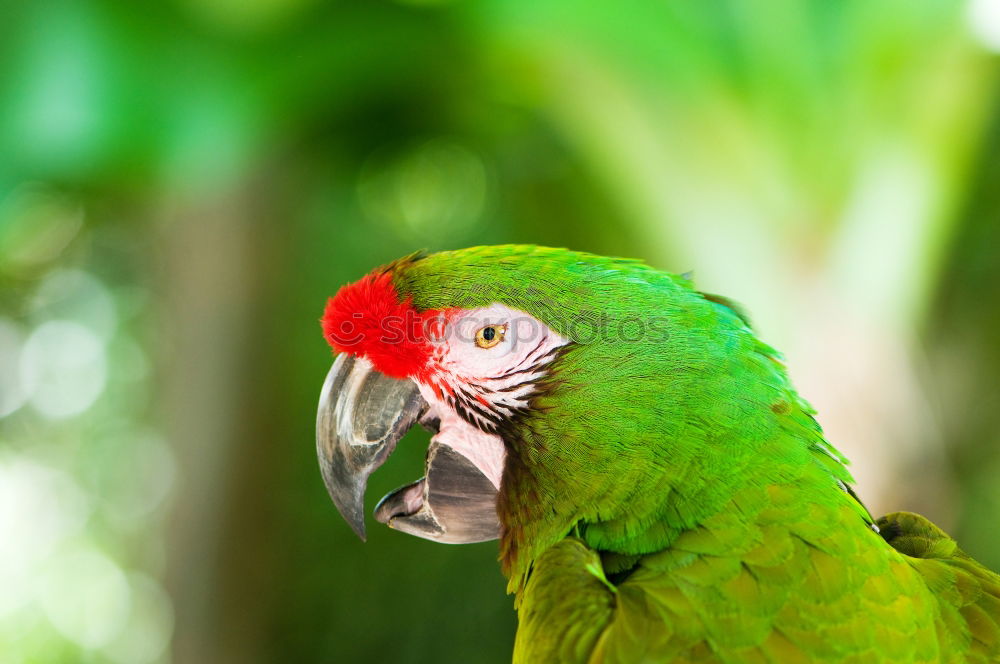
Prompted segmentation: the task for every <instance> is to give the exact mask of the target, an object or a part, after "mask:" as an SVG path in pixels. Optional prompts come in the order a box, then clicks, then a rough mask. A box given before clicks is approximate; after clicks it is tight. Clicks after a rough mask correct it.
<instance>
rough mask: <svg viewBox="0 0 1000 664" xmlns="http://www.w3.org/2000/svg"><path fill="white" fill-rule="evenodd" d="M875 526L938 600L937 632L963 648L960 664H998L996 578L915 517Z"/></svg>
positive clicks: (902, 515) (999, 593) (999, 580)
mask: <svg viewBox="0 0 1000 664" xmlns="http://www.w3.org/2000/svg"><path fill="white" fill-rule="evenodd" d="M877 525H878V527H879V530H880V532H881V535H882V537H883V538H884V539H885V540H886V541H887V542H888V543H889V544H890V545H891V546H892V547H893V548H894V549H895V550H896V551H898V552H899V553H901V554H903V556H904V559H905V560H906V561H907V562H908V563H909V565H910V566H911V567H913V568H914V569H915V570H916V571H917V572H918V573H919V574H920V576H921V577H922V578H923V580H924V582H925V583H926V584H927V588H928V589H929V590H930V591H931V593H932V594H933V595H934V597H935V598H936V599H937V601H938V604H939V606H940V617H939V619H938V622H937V629H938V631H939V632H942V631H946V632H948V634H947V637H948V639H949V640H952V642H955V643H957V644H958V645H959V646H964V650H965V651H966V654H965V657H966V659H965V660H964V661H968V662H996V661H1000V575H998V574H996V573H994V572H992V571H990V570H989V569H987V568H986V567H983V566H982V565H981V564H979V563H978V562H976V561H975V560H973V559H972V558H970V557H969V555H968V554H966V553H965V552H964V551H962V550H961V549H960V548H959V547H958V544H957V543H956V542H955V540H953V539H952V538H951V537H949V536H948V535H947V534H946V533H945V532H944V531H942V530H941V529H940V528H938V527H937V526H935V525H934V524H933V523H931V522H930V521H929V520H927V519H926V518H924V517H922V516H920V515H919V514H913V513H910V512H895V513H893V514H887V515H886V516H884V517H882V518H881V519H879V520H878V521H877ZM939 638H940V637H939Z"/></svg>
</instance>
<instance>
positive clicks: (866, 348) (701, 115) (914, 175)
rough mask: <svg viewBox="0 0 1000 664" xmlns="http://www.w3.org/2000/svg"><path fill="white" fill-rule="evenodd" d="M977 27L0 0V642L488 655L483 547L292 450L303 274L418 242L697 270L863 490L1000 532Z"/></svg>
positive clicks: (816, 4)
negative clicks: (349, 496)
mask: <svg viewBox="0 0 1000 664" xmlns="http://www.w3.org/2000/svg"><path fill="white" fill-rule="evenodd" d="M998 26H1000V16H998V12H997V11H994V10H991V9H990V8H989V5H988V0H986V2H981V1H978V0H976V1H973V2H969V3H967V2H960V1H958V0H933V1H930V2H924V3H910V2H903V1H902V0H876V1H864V0H852V1H848V2H830V1H828V0H798V1H796V2H789V1H778V2H775V1H773V0H769V1H768V2H764V1H763V0H728V1H727V0H720V1H718V2H711V3H691V2H672V3H667V2H650V1H643V2H639V1H635V2H632V1H630V2H626V3H624V4H622V3H614V4H589V5H586V6H585V7H584V6H582V5H579V4H575V3H569V2H566V1H565V0H561V1H557V0H544V1H541V2H539V1H533V2H527V1H524V0H505V1H503V2H500V1H499V0H494V1H492V2H480V3H472V2H457V1H455V2H450V1H448V0H408V1H406V2H402V1H401V2H397V3H390V2H374V1H371V2H359V3H345V2H341V3H321V2H315V1H310V0H258V1H257V2H254V3H237V2H233V1H232V0H177V1H175V2H167V3H152V4H149V3H115V2H110V0H106V1H100V0H91V1H89V2H75V1H72V0H40V1H35V2H17V1H15V2H8V3H5V4H4V5H3V6H2V7H0V155H2V156H3V157H2V159H0V542H2V544H0V588H3V591H2V592H0V652H3V658H4V660H5V661H15V662H17V661H25V662H64V661H85V662H120V663H122V664H125V663H127V664H142V663H145V662H165V661H171V660H176V661H178V662H185V663H186V662H240V663H243V662H265V661H295V662H363V661H399V662H418V661H419V662H423V661H439V662H449V661H453V662H470V661H474V662H491V661H496V662H503V661H507V659H508V657H509V652H510V647H511V643H512V639H513V630H514V625H515V619H514V613H513V610H512V606H511V601H510V598H508V597H505V596H504V594H503V585H504V584H503V581H502V579H501V578H500V573H499V571H498V568H497V565H496V563H495V561H494V558H495V546H494V545H491V544H483V545H476V546H467V547H447V546H442V545H435V544H431V543H428V542H423V541H420V540H416V539H414V538H409V537H406V536H403V535H400V534H398V533H394V532H389V531H387V530H386V529H384V528H374V527H373V528H370V539H369V541H368V543H367V544H364V545H362V544H361V543H359V542H357V541H356V540H355V539H354V537H353V535H352V534H351V533H350V531H349V529H348V528H347V527H346V525H345V524H344V523H342V522H341V520H340V519H339V517H338V516H337V514H336V512H335V511H334V509H333V507H332V506H331V505H330V503H329V499H328V498H327V496H326V494H325V491H324V489H323V486H322V483H321V481H320V478H319V473H318V472H317V468H316V463H315V458H314V450H313V442H312V440H313V432H312V428H313V418H314V414H315V413H314V408H315V403H316V398H317V396H318V391H319V387H320V384H321V382H322V378H323V376H324V374H325V372H326V370H327V368H328V365H329V353H328V349H327V348H326V346H325V344H324V343H323V341H322V339H321V337H320V335H319V331H318V325H317V324H316V320H317V318H318V316H319V313H320V310H321V307H322V304H323V302H324V299H325V298H326V297H327V296H328V295H330V294H331V293H332V292H333V291H334V290H335V289H336V288H337V287H338V286H339V285H340V284H342V283H344V282H346V281H349V280H353V279H355V278H357V277H358V276H360V275H361V274H363V273H364V272H366V271H368V270H369V269H370V268H372V267H373V266H375V265H378V264H380V263H383V262H385V261H388V260H390V259H392V258H395V257H397V256H399V255H402V254H405V253H408V252H410V251H413V250H414V249H417V248H421V247H426V248H430V249H440V248H449V247H460V246H468V245H473V244H480V243H498V242H535V243H540V244H549V245H560V246H572V247H573V248H576V249H582V250H590V251H595V252H598V253H603V254H620V255H630V256H638V257H642V258H645V259H646V260H648V261H650V262H651V263H653V264H655V265H657V266H660V267H664V268H667V269H672V270H674V271H678V272H680V271H684V270H687V269H690V268H692V267H693V268H695V269H696V271H697V274H696V276H697V279H698V282H699V284H701V285H702V286H703V287H705V288H707V289H708V290H712V291H716V292H723V293H727V294H730V295H733V296H735V297H737V298H738V299H741V300H743V301H744V302H745V303H746V304H747V305H748V308H749V309H750V310H751V312H753V314H754V318H755V320H756V321H757V323H758V325H759V326H760V328H761V329H762V330H763V331H764V333H765V335H766V337H767V338H768V339H770V340H774V341H775V342H776V343H777V344H778V345H779V346H781V347H782V348H785V349H787V350H788V351H789V353H788V354H789V358H790V366H791V367H792V370H793V372H796V367H800V369H798V371H799V372H800V373H796V377H797V379H798V380H799V382H800V384H802V385H803V386H804V387H808V388H810V389H804V390H803V391H804V393H805V396H806V397H807V398H810V399H813V400H814V402H816V403H817V405H819V406H820V411H821V413H820V419H821V422H822V423H823V424H824V426H825V427H826V428H827V430H828V431H829V432H830V434H831V437H833V439H834V441H835V442H836V443H837V444H838V446H840V447H842V448H846V449H847V450H849V456H851V457H852V458H853V459H854V461H855V464H856V467H857V474H858V478H859V480H860V487H859V488H860V492H861V494H862V495H864V496H866V497H868V499H869V500H870V501H871V503H872V505H873V507H875V508H876V511H882V509H881V508H883V507H884V508H886V509H903V508H919V509H921V510H923V511H925V512H927V513H928V515H929V516H931V517H932V518H935V519H937V520H939V521H940V522H941V523H942V524H943V525H945V526H947V527H949V528H951V529H952V531H953V532H954V534H956V535H957V536H958V538H959V540H960V541H961V542H962V544H963V545H964V546H965V547H966V549H967V550H968V551H969V552H970V553H972V554H973V555H975V556H977V557H978V558H980V559H981V560H982V561H983V562H984V563H987V564H989V565H991V566H993V567H994V568H1000V541H998V538H997V537H996V536H995V534H994V533H993V529H992V525H991V524H992V523H993V522H994V521H995V520H996V519H995V514H996V513H997V508H998V506H1000V488H998V485H997V483H996V482H995V478H996V477H997V473H998V472H1000V434H998V433H997V432H998V431H1000V426H998V424H1000V423H998V415H997V413H998V412H1000V411H998V409H997V408H996V407H995V406H996V403H997V400H998V399H1000V382H998V381H997V380H996V379H995V376H997V375H1000V356H998V354H997V348H1000V344H998V337H997V330H998V329H1000V327H998V325H1000V321H998V320H997V317H998V315H1000V313H998V312H1000V308H998V306H997V302H998V301H1000V261H997V259H996V249H995V248H996V247H997V246H1000V237H998V229H1000V223H998V222H1000V216H998V215H1000V199H998V198H997V191H998V190H997V187H996V182H997V178H998V176H1000V172H998V168H1000V161H998V158H997V157H996V155H997V154H1000V130H998V128H1000V115H998V110H1000V105H998V103H997V102H998V98H997V95H996V90H997V88H996V79H997V73H998V67H997V59H996V56H995V55H993V54H991V53H990V52H989V49H991V48H992V49H997V48H1000V39H998V38H996V35H998V34H1000V27H998ZM977 40H979V41H977ZM845 340H847V341H845ZM866 371H867V372H868V373H866ZM886 375H888V376H889V377H890V378H889V379H886V378H885V376H886ZM878 376H881V378H879V377H878ZM830 385H834V386H840V388H841V393H849V394H850V395H851V397H852V398H853V399H854V401H853V402H849V403H850V404H853V407H854V408H855V410H851V409H850V408H846V407H842V404H843V400H842V399H841V397H838V393H837V392H832V393H830V394H827V393H826V392H824V388H825V387H826V386H830ZM814 395H817V396H814ZM914 395H915V396H914ZM838 399H840V400H838ZM887 404H888V405H887ZM858 413H862V415H858ZM852 425H853V426H854V428H853V429H852V428H851V427H852ZM852 441H853V443H852ZM852 444H853V445H854V447H851V445H852ZM425 445H426V437H425V436H423V437H422V436H421V434H419V433H413V434H410V437H409V438H408V439H406V440H404V441H403V442H402V443H401V444H400V451H399V453H398V454H397V455H396V456H394V457H393V459H392V460H391V461H390V463H389V464H387V466H386V467H385V468H384V469H382V470H380V471H379V473H377V474H376V475H375V477H374V478H373V481H372V484H371V488H370V491H369V495H370V496H371V498H372V499H373V500H374V499H377V497H378V496H380V495H382V494H383V493H385V492H387V491H389V490H391V489H393V488H395V487H397V486H399V485H401V484H404V483H406V482H409V481H410V480H412V479H414V478H415V477H416V476H417V474H418V473H419V469H420V467H421V460H422V455H423V450H424V448H425ZM866 472H867V473H868V475H866V474H865V473H866ZM915 478H916V479H915Z"/></svg>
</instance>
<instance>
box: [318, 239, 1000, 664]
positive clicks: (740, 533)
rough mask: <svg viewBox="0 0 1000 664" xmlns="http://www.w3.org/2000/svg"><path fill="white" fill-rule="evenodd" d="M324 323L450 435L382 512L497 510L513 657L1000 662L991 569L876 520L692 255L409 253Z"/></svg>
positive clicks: (386, 517) (456, 514) (456, 518)
mask: <svg viewBox="0 0 1000 664" xmlns="http://www.w3.org/2000/svg"><path fill="white" fill-rule="evenodd" d="M387 321H391V324H387ZM323 325H324V333H325V335H326V338H327V339H328V341H330V343H331V345H332V346H333V347H334V349H335V350H337V351H338V352H341V353H347V354H349V355H352V356H355V357H357V358H364V361H366V362H369V363H370V365H371V366H372V367H373V368H374V370H375V371H377V372H380V373H381V374H384V375H385V376H388V377H390V378H391V379H394V380H400V381H409V382H410V383H412V384H413V385H415V386H416V387H415V389H416V390H417V391H418V392H419V397H414V398H416V399H418V400H420V402H421V403H422V406H420V407H421V408H423V409H424V410H423V411H421V412H422V413H423V414H422V415H420V417H421V418H422V419H421V420H420V421H421V422H424V421H425V420H428V419H433V420H434V421H435V422H437V423H438V426H439V427H440V428H439V430H438V432H437V435H436V436H435V438H434V439H433V441H435V442H432V448H434V449H435V450H445V452H437V451H435V453H434V454H432V453H431V451H429V453H428V462H427V476H426V478H425V480H421V481H419V482H417V483H414V484H413V485H410V486H409V487H406V488H404V489H402V490H400V492H397V493H398V495H395V494H393V495H390V496H387V497H386V499H384V500H383V504H382V505H380V507H379V510H378V512H377V514H376V516H377V517H378V518H379V519H380V520H383V521H386V522H387V523H389V525H390V526H393V527H399V528H400V529H401V530H406V531H407V532H414V533H415V534H418V535H420V536H424V537H429V538H431V539H438V540H439V541H478V540H476V539H472V537H473V535H466V534H457V533H466V532H472V531H468V530H463V529H462V528H463V527H464V526H465V525H467V524H466V522H467V521H472V520H475V521H477V522H479V524H480V526H481V528H480V529H478V530H475V531H474V532H475V535H474V536H475V537H478V538H480V539H485V538H487V537H480V536H481V535H482V533H493V532H494V530H491V528H492V529H495V535H496V536H498V537H499V539H500V561H501V566H502V569H503V571H504V573H505V574H506V575H507V577H508V579H509V586H508V589H509V591H510V592H513V593H515V594H516V605H517V607H518V613H519V628H518V632H517V637H516V642H515V652H514V661H515V662H517V663H529V662H530V663H533V662H593V663H598V662H621V663H632V662H800V661H801V662H816V661H823V662H882V661H884V662H995V661H1000V577H998V576H997V575H996V574H994V573H993V572H991V571H989V570H987V569H986V568H984V567H983V566H981V565H979V564H978V563H976V562H975V561H974V560H972V559H971V558H969V557H968V556H966V555H965V554H964V553H963V552H962V551H961V550H960V549H959V548H958V547H957V546H956V544H955V542H954V541H953V540H952V539H951V538H949V537H948V536H947V535H945V534H944V533H943V532H941V531H940V530H939V529H937V528H936V527H935V526H934V525H933V524H931V523H930V522H929V521H927V520H926V519H924V518H923V517H920V516H917V515H913V514H907V513H897V514H893V515H889V516H886V517H883V518H882V519H879V520H877V521H875V520H873V518H872V517H871V516H870V515H869V513H868V511H867V509H866V508H865V507H864V506H863V504H862V503H861V502H860V501H859V500H858V498H857V497H856V495H855V494H854V492H853V491H852V490H851V488H850V485H851V484H852V478H851V476H850V474H849V473H848V471H847V470H846V468H845V464H846V460H845V459H844V458H843V457H842V456H841V455H840V453H839V452H837V451H836V449H835V448H834V447H833V446H832V445H830V443H828V442H827V441H826V440H825V439H824V437H823V433H822V430H821V428H820V427H819V425H818V424H817V423H816V421H815V419H814V418H813V411H812V409H811V408H810V407H809V405H808V404H807V403H806V402H805V401H803V400H802V399H801V398H800V397H799V396H798V395H797V393H796V392H795V390H794V388H793V387H792V385H791V383H790V381H789V379H788V377H787V374H786V372H785V369H784V366H783V364H782V362H781V361H780V359H779V356H778V354H777V353H776V352H775V351H774V350H773V349H771V348H770V347H769V346H767V345H766V344H764V343H762V342H761V341H759V340H758V339H757V338H756V336H755V335H754V333H753V331H752V330H751V328H750V326H749V324H748V322H747V320H746V317H745V316H744V315H743V314H742V313H741V312H740V311H739V310H738V309H737V308H736V307H735V305H733V304H732V303H730V302H728V301H727V300H725V299H724V298H720V297H717V296H712V295H706V294H703V293H699V292H698V291H696V290H695V289H694V288H693V287H692V285H691V284H690V282H689V281H688V280H687V279H685V278H683V277H679V276H675V275H671V274H668V273H664V272H660V271H657V270H654V269H652V268H649V267H647V266H645V265H643V264H642V263H639V262H637V261H631V260H624V259H612V258H604V257H599V256H594V255H591V254H584V253H578V252H571V251H567V250H561V249H547V248H542V247H534V246H500V247H478V248H474V249H467V250H460V251H453V252H442V253H438V254H430V255H414V256H410V257H407V258H404V259H401V260H400V261H397V262H396V263H393V264H390V265H389V266H387V267H385V268H381V269H379V270H377V271H376V272H374V273H372V274H371V275H369V276H368V277H366V278H365V279H363V280H362V281H360V282H358V283H356V284H352V285H349V286H346V287H345V288H344V289H342V290H341V291H340V292H339V293H338V294H337V295H336V296H335V297H334V298H331V300H330V302H329V303H328V306H327V310H326V312H325V314H324V318H323ZM348 328H349V329H348ZM348 337H350V338H348ZM365 366H366V367H367V366H368V365H365ZM331 373H332V372H331ZM413 417H414V418H415V417H417V416H416V415H414V416H413ZM412 419H413V418H411V420H412ZM435 446H437V447H435ZM389 451H390V452H391V449H390V450H389ZM385 454H388V452H386V453H385ZM449 454H450V455H452V456H448V455H449ZM320 456H321V460H323V459H324V453H323V451H322V450H321V453H320ZM331 464H332V465H334V466H335V465H336V463H333V462H331ZM449 464H453V465H449ZM375 465H377V463H376V464H375ZM452 468H457V469H459V470H458V471H456V472H457V473H458V475H460V476H462V477H465V478H467V481H466V483H464V484H462V483H453V484H452V485H449V484H448V483H447V480H446V479H445V478H447V477H455V476H456V474H455V473H453V472H445V471H446V469H452ZM331 472H332V471H331ZM367 472H370V469H368V470H366V471H365V477H367ZM330 484H331V481H330V480H328V486H329V485H330ZM462 487H475V488H474V489H473V488H469V489H467V490H466V493H465V494H463V490H462ZM361 490H362V492H363V483H362V487H361ZM331 495H334V488H332V487H331ZM463 495H467V496H468V497H469V498H468V501H467V503H468V504H470V505H471V504H476V505H478V506H479V507H480V508H481V506H482V504H483V501H484V500H487V501H488V503H487V504H488V506H489V509H487V510H486V511H487V512H488V513H489V515H488V516H487V517H484V516H483V511H482V509H479V511H476V512H473V511H472V509H471V508H469V507H466V506H465V505H466V503H463V501H462V500H461V498H462V496H463ZM456 496H458V498H456ZM334 499H335V501H336V500H338V498H337V496H334ZM494 505H495V520H496V523H492V522H491V523H485V522H486V521H490V520H491V519H493V511H492V507H493V506H494ZM338 506H341V503H340V502H338ZM462 510H467V511H462ZM342 511H345V510H344V508H342ZM472 514H475V515H476V516H475V517H473V516H471V515H472ZM345 516H347V514H346V513H345ZM419 519H424V520H423V521H419ZM349 520H350V519H349ZM426 523H431V526H433V528H437V530H433V528H432V529H431V530H427V529H426V528H427V527H426V526H425V524H426ZM413 524H416V525H413ZM422 524H424V525H422ZM484 524H485V525H484ZM352 525H353V524H352ZM355 527H356V528H357V526H355ZM449 528H450V529H451V530H449ZM442 530H443V531H447V532H448V533H450V534H440V532H439V531H442ZM361 531H362V532H363V523H361ZM432 531H433V532H432ZM428 533H431V534H428Z"/></svg>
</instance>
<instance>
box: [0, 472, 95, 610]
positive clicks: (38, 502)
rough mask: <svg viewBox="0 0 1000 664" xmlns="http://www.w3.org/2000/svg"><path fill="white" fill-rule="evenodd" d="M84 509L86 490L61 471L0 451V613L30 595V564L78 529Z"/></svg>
mask: <svg viewBox="0 0 1000 664" xmlns="http://www.w3.org/2000/svg"><path fill="white" fill-rule="evenodd" d="M89 511H90V510H89V501H88V499H87V497H86V495H85V494H83V492H82V491H80V489H79V488H78V487H77V486H76V484H75V483H74V482H73V481H72V480H71V479H70V478H69V477H68V476H67V475H66V474H64V473H63V472H61V471H58V470H55V469H52V468H47V467H45V466H43V465H40V464H38V463H35V462H34V461H31V460H29V459H26V458H22V457H18V456H12V455H11V456H6V455H5V456H0V542H3V543H4V544H2V545H0V588H2V592H0V617H5V616H7V615H8V614H10V612H11V611H14V610H16V609H18V608H19V607H20V606H22V605H23V604H25V603H26V602H28V601H30V600H31V597H32V593H33V588H34V584H35V582H36V573H37V569H36V568H37V567H38V565H39V564H40V563H41V562H42V561H45V560H46V558H47V557H48V556H50V555H51V554H52V552H53V551H54V550H55V548H56V547H57V546H58V545H59V543H60V542H62V541H64V540H65V539H67V538H69V537H72V536H73V535H75V534H76V533H77V532H79V530H80V529H81V528H82V527H83V525H84V524H85V523H86V520H87V516H88V514H89ZM11 543H15V545H14V546H11V545H10V544H11Z"/></svg>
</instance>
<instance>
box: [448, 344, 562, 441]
mask: <svg viewBox="0 0 1000 664" xmlns="http://www.w3.org/2000/svg"><path fill="white" fill-rule="evenodd" d="M543 341H544V339H543ZM541 345H542V341H540V342H539V345H538V346H536V347H535V348H534V349H532V351H531V353H529V356H530V355H532V354H535V353H536V352H537V351H538V349H539V348H540V347H541ZM573 345H575V344H572V343H570V344H567V345H565V346H560V347H559V348H555V349H551V350H550V351H549V352H547V353H545V354H544V355H543V356H542V357H539V358H537V359H535V360H534V362H533V363H532V364H531V365H530V366H528V367H525V368H523V369H520V370H517V371H511V372H508V373H505V374H502V375H500V376H495V377H493V378H489V379H488V380H503V379H505V378H509V377H511V376H518V375H525V374H533V373H539V372H542V371H544V370H545V369H547V368H548V366H549V365H550V364H552V363H553V362H555V361H556V360H557V359H559V357H561V356H562V354H563V352H564V351H565V350H566V349H567V348H569V347H570V346H573ZM523 363H524V362H523V361H522V362H521V363H520V364H523ZM520 364H519V366H520ZM546 379H547V376H540V377H536V378H535V379H534V381H532V380H526V381H521V382H519V383H515V384H514V385H509V386H507V387H503V388H500V389H492V388H490V387H487V386H485V385H481V384H478V383H475V384H471V385H470V386H469V387H463V386H457V387H456V389H455V391H454V393H453V394H452V395H451V396H449V397H447V403H448V405H449V406H450V407H451V408H452V410H454V411H455V413H457V414H458V416H459V417H461V418H462V419H463V420H465V421H466V422H468V423H469V424H471V425H472V426H474V427H476V428H477V429H479V430H480V431H484V432H486V433H491V434H501V432H502V431H504V430H506V429H509V428H510V426H512V425H513V423H514V422H515V421H517V420H519V419H521V418H522V417H524V416H525V415H527V414H529V412H530V411H531V405H530V404H531V402H532V401H533V400H534V398H535V397H536V396H538V395H539V394H540V393H542V392H546V391H548V388H549V387H550V381H548V380H546ZM543 385H544V386H545V387H543ZM525 387H530V388H532V389H531V391H529V392H527V394H526V395H525V399H526V400H527V405H525V406H520V407H518V406H512V405H507V404H502V405H501V407H502V408H503V409H504V410H505V411H510V412H509V414H508V413H501V412H498V410H496V407H495V406H493V405H492V399H490V397H491V396H495V395H497V394H507V393H510V392H514V391H517V390H520V389H523V388H525ZM470 388H471V389H470ZM472 390H475V392H478V394H479V396H482V397H485V398H486V400H487V401H488V402H490V405H486V406H484V405H483V403H482V402H481V401H480V400H479V399H478V398H477V395H476V394H474V393H473V392H472Z"/></svg>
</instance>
